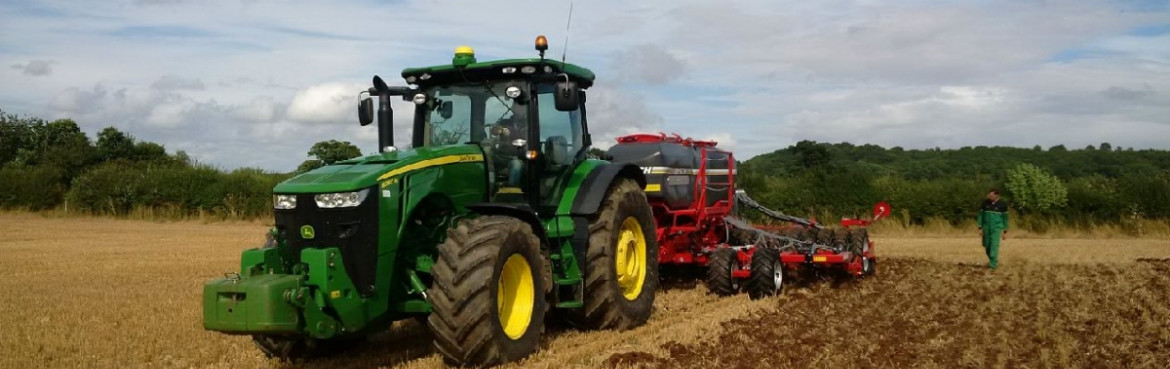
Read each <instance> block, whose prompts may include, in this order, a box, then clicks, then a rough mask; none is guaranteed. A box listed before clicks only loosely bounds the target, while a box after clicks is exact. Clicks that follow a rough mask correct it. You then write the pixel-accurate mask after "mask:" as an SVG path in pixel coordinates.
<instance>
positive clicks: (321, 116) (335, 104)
mask: <svg viewBox="0 0 1170 369" xmlns="http://www.w3.org/2000/svg"><path fill="white" fill-rule="evenodd" d="M364 88H368V87H364V86H362V85H358V84H351V83H325V84H320V85H315V86H311V87H308V88H305V89H303V90H301V91H298V92H297V93H296V95H294V96H293V98H292V102H291V103H289V106H288V112H287V113H286V115H287V116H288V117H289V119H293V120H297V121H302V122H313V123H350V122H356V121H357V96H358V93H359V92H361V91H362V90H363V89H364Z"/></svg>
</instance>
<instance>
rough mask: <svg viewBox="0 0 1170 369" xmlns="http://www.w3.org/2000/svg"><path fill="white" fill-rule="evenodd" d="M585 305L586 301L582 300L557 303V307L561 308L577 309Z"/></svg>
mask: <svg viewBox="0 0 1170 369" xmlns="http://www.w3.org/2000/svg"><path fill="white" fill-rule="evenodd" d="M583 306H585V303H584V302H581V300H575V301H561V302H558V303H557V308H560V309H577V308H580V307H583Z"/></svg>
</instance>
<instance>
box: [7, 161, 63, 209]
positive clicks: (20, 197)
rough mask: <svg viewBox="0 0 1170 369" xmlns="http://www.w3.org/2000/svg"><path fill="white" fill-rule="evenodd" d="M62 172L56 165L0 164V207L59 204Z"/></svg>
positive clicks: (61, 190) (27, 207)
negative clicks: (51, 166)
mask: <svg viewBox="0 0 1170 369" xmlns="http://www.w3.org/2000/svg"><path fill="white" fill-rule="evenodd" d="M62 178H64V173H63V172H62V171H61V170H60V169H57V168H50V167H30V166H24V165H8V166H3V167H0V208H4V209H29V210H44V209H51V208H53V207H56V206H58V205H60V204H61V199H62V195H63V194H64V193H65V185H63V184H61V182H62Z"/></svg>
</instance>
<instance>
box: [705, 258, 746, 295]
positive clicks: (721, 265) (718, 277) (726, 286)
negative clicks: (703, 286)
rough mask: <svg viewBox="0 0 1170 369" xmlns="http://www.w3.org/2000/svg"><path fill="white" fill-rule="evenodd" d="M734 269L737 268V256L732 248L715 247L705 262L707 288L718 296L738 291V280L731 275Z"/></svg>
mask: <svg viewBox="0 0 1170 369" xmlns="http://www.w3.org/2000/svg"><path fill="white" fill-rule="evenodd" d="M736 269H739V257H738V255H736V252H735V250H734V249H731V248H727V247H720V248H718V249H715V251H714V252H711V258H710V259H709V261H708V263H707V289H708V290H710V291H711V293H714V294H716V295H719V296H731V295H734V294H737V293H739V281H738V280H736V279H735V277H733V276H732V275H731V272H733V271H735V270H736Z"/></svg>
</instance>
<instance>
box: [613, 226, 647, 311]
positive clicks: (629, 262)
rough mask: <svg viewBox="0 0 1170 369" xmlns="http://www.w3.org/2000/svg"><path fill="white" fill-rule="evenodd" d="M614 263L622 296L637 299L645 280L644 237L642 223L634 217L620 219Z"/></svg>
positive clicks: (627, 298) (631, 299)
mask: <svg viewBox="0 0 1170 369" xmlns="http://www.w3.org/2000/svg"><path fill="white" fill-rule="evenodd" d="M614 263H615V264H616V265H615V266H616V267H617V282H618V287H620V288H621V290H622V296H625V297H626V300H630V301H633V300H635V299H637V298H638V296H640V295H641V294H642V285H643V284H645V282H646V237H645V235H644V234H643V233H642V225H641V224H638V220H637V219H634V217H628V218H626V219H625V220H623V221H622V228H621V230H620V231H618V242H617V252H615V253H614Z"/></svg>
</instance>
